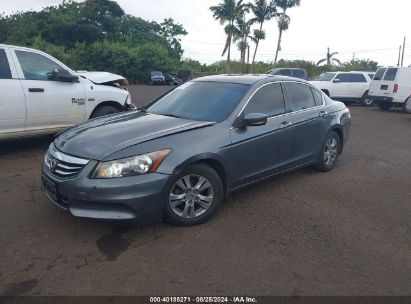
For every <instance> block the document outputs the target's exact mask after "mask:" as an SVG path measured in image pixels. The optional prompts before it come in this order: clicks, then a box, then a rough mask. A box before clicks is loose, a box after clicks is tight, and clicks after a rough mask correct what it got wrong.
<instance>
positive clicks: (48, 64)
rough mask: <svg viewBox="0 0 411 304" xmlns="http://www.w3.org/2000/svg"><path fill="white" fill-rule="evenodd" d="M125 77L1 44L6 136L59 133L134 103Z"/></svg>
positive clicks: (1, 132)
mask: <svg viewBox="0 0 411 304" xmlns="http://www.w3.org/2000/svg"><path fill="white" fill-rule="evenodd" d="M121 81H125V79H124V78H123V77H121V76H119V75H114V74H110V73H104V72H92V73H76V72H74V71H73V70H71V69H70V68H68V67H67V66H65V65H64V64H63V63H61V62H60V61H58V60H57V59H55V58H53V57H52V56H50V55H48V54H46V53H43V52H40V51H38V50H33V49H28V48H23V47H17V46H10V45H4V44H0V139H3V138H16V137H24V136H30V135H35V134H47V133H56V132H58V131H60V130H62V129H64V128H67V127H70V126H72V125H76V124H79V123H81V122H83V121H85V120H88V119H89V118H94V117H98V116H103V115H107V114H112V113H116V112H120V111H124V110H125V109H128V108H134V106H133V105H132V103H131V97H130V94H129V93H128V92H127V91H126V90H124V89H122V88H120V86H119V82H121Z"/></svg>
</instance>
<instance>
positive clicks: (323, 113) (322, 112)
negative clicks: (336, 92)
mask: <svg viewBox="0 0 411 304" xmlns="http://www.w3.org/2000/svg"><path fill="white" fill-rule="evenodd" d="M327 114H328V113H327V111H320V117H323V116H325V115H327Z"/></svg>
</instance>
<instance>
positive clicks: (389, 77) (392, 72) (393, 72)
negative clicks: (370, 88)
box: [384, 68, 398, 81]
mask: <svg viewBox="0 0 411 304" xmlns="http://www.w3.org/2000/svg"><path fill="white" fill-rule="evenodd" d="M397 71H398V69H396V68H390V69H388V70H387V73H385V77H384V80H386V81H394V80H395V77H396V76H397Z"/></svg>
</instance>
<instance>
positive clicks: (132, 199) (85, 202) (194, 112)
mask: <svg viewBox="0 0 411 304" xmlns="http://www.w3.org/2000/svg"><path fill="white" fill-rule="evenodd" d="M350 126H351V115H350V111H349V110H348V109H347V108H346V106H345V105H344V104H343V103H340V102H336V101H333V100H331V99H330V98H329V97H327V96H326V95H325V94H324V93H322V92H321V91H320V90H318V89H317V88H315V87H314V86H312V85H311V84H309V83H308V82H305V81H304V80H300V79H294V78H289V77H283V76H272V75H253V76H250V75H246V76H235V75H222V76H208V77H204V78H199V79H196V80H193V81H190V82H187V83H185V84H183V85H181V86H179V87H177V88H175V89H174V90H173V91H171V92H169V93H167V94H166V95H164V96H162V97H160V98H158V99H157V100H155V101H154V102H152V103H151V104H149V105H147V106H146V107H144V108H141V109H139V110H137V111H133V112H127V113H121V114H113V115H108V116H105V117H101V118H96V119H93V120H90V121H88V122H86V123H84V124H81V125H78V126H75V127H72V128H70V129H68V130H66V131H64V132H63V133H61V134H59V135H58V136H57V137H56V139H55V140H54V142H53V143H52V144H51V145H50V147H49V149H48V151H47V154H46V155H45V159H44V165H43V171H42V185H43V187H42V188H43V191H44V193H45V194H46V196H47V197H48V198H49V200H50V201H51V202H53V203H54V204H56V205H57V206H59V207H61V208H62V209H64V210H68V211H69V212H70V213H71V214H72V215H74V216H76V217H85V218H96V219H118V220H130V219H133V220H136V221H139V222H141V223H151V222H155V221H161V220H163V219H164V220H166V221H167V222H169V223H172V224H175V225H182V226H189V225H195V224H200V223H203V222H205V221H206V220H208V219H209V218H210V217H211V216H212V215H213V214H214V213H215V212H216V210H217V208H218V207H219V205H220V204H221V202H222V201H223V200H224V199H225V198H226V197H227V195H228V194H229V193H230V192H232V191H235V190H238V189H240V188H243V187H245V186H247V185H250V184H253V183H255V182H258V181H262V180H264V179H266V178H269V177H273V176H276V175H279V174H282V173H286V172H289V171H292V170H296V169H298V168H302V167H305V166H313V167H315V168H316V169H318V170H320V171H329V170H331V169H333V168H334V167H335V165H336V163H337V160H338V158H339V156H340V154H341V153H342V151H343V147H344V145H345V143H346V141H347V139H348V137H349V133H350Z"/></svg>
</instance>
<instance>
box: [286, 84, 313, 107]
mask: <svg viewBox="0 0 411 304" xmlns="http://www.w3.org/2000/svg"><path fill="white" fill-rule="evenodd" d="M286 86H287V94H288V97H289V102H290V107H291V111H293V112H295V111H300V110H304V109H309V108H313V107H315V101H314V96H313V93H312V92H311V88H310V87H309V86H307V85H305V84H301V83H286Z"/></svg>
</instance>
